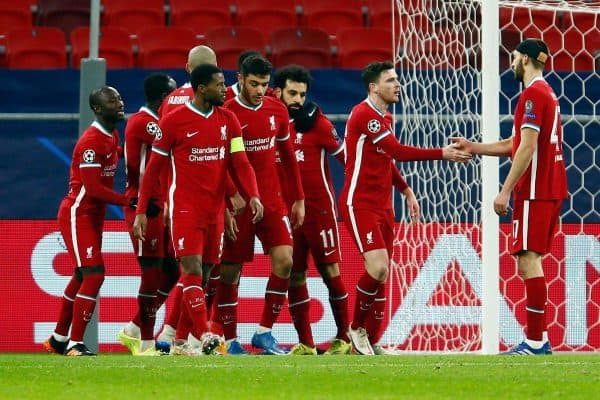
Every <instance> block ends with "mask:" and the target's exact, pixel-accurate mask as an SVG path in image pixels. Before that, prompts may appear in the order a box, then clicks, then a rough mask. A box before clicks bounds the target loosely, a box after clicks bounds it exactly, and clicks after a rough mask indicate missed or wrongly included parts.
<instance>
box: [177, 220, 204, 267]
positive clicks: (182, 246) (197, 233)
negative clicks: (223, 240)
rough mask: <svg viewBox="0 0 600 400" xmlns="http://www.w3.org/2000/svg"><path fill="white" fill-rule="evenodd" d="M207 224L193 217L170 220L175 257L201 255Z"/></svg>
mask: <svg viewBox="0 0 600 400" xmlns="http://www.w3.org/2000/svg"><path fill="white" fill-rule="evenodd" d="M207 230H208V225H207V224H206V223H202V222H200V221H197V220H196V219H193V218H185V217H179V218H174V219H173V220H172V221H171V240H172V246H173V249H174V251H175V257H177V258H180V257H183V256H193V255H202V254H203V253H204V243H205V240H206V233H207Z"/></svg>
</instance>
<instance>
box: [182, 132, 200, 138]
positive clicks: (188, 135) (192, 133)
mask: <svg viewBox="0 0 600 400" xmlns="http://www.w3.org/2000/svg"><path fill="white" fill-rule="evenodd" d="M197 133H198V131H196V132H188V133H187V134H186V135H185V136H187V137H192V136H194V135H195V134H197Z"/></svg>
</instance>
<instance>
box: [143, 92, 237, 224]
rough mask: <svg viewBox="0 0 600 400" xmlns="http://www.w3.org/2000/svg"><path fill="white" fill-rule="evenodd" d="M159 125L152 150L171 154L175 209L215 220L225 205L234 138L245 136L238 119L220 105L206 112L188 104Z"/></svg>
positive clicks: (164, 154) (174, 210)
mask: <svg viewBox="0 0 600 400" xmlns="http://www.w3.org/2000/svg"><path fill="white" fill-rule="evenodd" d="M159 125H160V133H159V134H157V135H156V138H155V140H154V143H153V147H152V151H153V152H155V153H157V154H158V155H161V156H165V157H168V156H169V154H170V155H171V159H170V163H171V179H170V183H169V204H170V207H171V210H172V212H179V213H181V212H191V211H192V210H194V211H195V212H196V215H201V216H202V218H205V221H209V220H214V218H215V217H216V216H215V213H219V212H221V210H222V207H223V205H224V197H225V182H226V175H227V168H228V163H229V159H230V156H231V141H232V138H235V137H240V136H241V130H240V125H239V123H238V121H237V119H236V118H235V116H234V115H233V114H232V113H231V112H230V111H228V110H226V109H223V108H220V107H213V108H212V110H211V111H209V112H208V113H207V114H204V113H202V112H201V111H199V110H198V109H197V108H196V107H194V105H193V104H192V103H186V104H185V106H184V107H179V108H177V109H175V110H174V111H173V112H171V113H169V114H167V115H166V116H165V117H164V118H162V119H161V120H160V122H159ZM153 157H154V156H153Z"/></svg>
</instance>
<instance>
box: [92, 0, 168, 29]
mask: <svg viewBox="0 0 600 400" xmlns="http://www.w3.org/2000/svg"><path fill="white" fill-rule="evenodd" d="M102 7H103V11H102V25H104V26H116V27H119V28H123V29H126V30H127V31H128V32H129V33H131V34H137V33H139V32H140V31H142V30H144V29H147V28H148V27H154V26H165V9H164V2H163V0H126V1H124V0H102Z"/></svg>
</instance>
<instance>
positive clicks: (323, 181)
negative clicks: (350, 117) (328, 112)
mask: <svg viewBox="0 0 600 400" xmlns="http://www.w3.org/2000/svg"><path fill="white" fill-rule="evenodd" d="M317 113H318V115H317V119H316V121H315V125H314V126H313V127H312V128H311V129H310V130H309V131H307V132H304V133H298V132H297V131H296V129H295V126H294V122H293V120H292V121H290V122H291V123H290V134H291V140H293V143H294V149H295V151H296V160H297V161H298V167H299V168H300V177H301V178H302V188H303V190H304V196H305V199H304V207H305V210H306V219H305V222H306V221H307V220H308V219H309V218H310V217H311V216H318V215H320V214H322V213H333V214H334V215H335V211H334V210H335V191H334V190H333V184H332V181H331V172H330V169H329V161H328V157H327V154H328V153H329V154H331V155H333V156H336V155H338V154H340V153H343V151H344V143H343V142H342V140H341V139H340V137H339V136H338V134H337V132H336V130H335V127H334V126H333V124H332V123H331V122H330V121H329V120H328V119H327V117H325V115H323V113H322V112H321V110H318V111H317ZM288 185H289V182H288V181H287V180H282V188H283V191H284V193H288V191H289V190H290V189H289V188H288Z"/></svg>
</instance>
